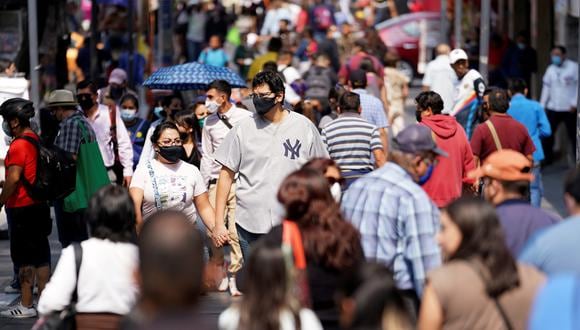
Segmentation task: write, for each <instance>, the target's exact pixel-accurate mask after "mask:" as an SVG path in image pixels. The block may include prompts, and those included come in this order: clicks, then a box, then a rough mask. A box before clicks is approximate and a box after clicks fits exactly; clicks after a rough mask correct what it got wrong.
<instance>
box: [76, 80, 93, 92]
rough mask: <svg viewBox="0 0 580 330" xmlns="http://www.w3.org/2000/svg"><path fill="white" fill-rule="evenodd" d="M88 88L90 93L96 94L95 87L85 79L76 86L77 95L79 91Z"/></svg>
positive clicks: (90, 81)
mask: <svg viewBox="0 0 580 330" xmlns="http://www.w3.org/2000/svg"><path fill="white" fill-rule="evenodd" d="M85 88H90V90H91V93H93V94H97V85H95V83H93V81H92V80H89V79H85V80H83V81H81V82H79V83H78V84H77V93H78V92H79V90H80V89H85Z"/></svg>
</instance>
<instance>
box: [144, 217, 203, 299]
mask: <svg viewBox="0 0 580 330" xmlns="http://www.w3.org/2000/svg"><path fill="white" fill-rule="evenodd" d="M203 269H204V263H203V244H202V240H201V236H200V234H199V232H198V230H197V228H196V226H195V225H193V224H192V223H190V222H189V220H188V219H187V217H186V216H185V215H184V214H183V213H182V212H178V211H167V210H166V211H160V212H157V213H155V214H153V215H152V216H151V217H149V219H147V221H146V222H145V224H144V225H143V228H142V230H141V233H140V235H139V271H140V275H141V283H142V287H141V292H142V295H143V298H144V299H146V300H147V301H148V302H150V303H152V304H153V305H154V306H156V307H157V308H158V309H159V310H182V309H186V308H188V307H192V306H193V305H195V303H196V302H197V300H198V298H199V295H200V293H201V284H202V274H203Z"/></svg>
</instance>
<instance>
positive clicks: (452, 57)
mask: <svg viewBox="0 0 580 330" xmlns="http://www.w3.org/2000/svg"><path fill="white" fill-rule="evenodd" d="M459 60H466V61H467V53H466V52H465V51H464V50H463V49H459V48H456V49H454V50H452V51H451V53H449V64H455V62H457V61H459Z"/></svg>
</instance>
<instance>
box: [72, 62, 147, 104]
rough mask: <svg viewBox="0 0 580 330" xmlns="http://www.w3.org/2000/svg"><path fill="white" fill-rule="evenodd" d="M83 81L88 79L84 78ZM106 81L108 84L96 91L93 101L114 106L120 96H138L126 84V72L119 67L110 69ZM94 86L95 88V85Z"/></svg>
mask: <svg viewBox="0 0 580 330" xmlns="http://www.w3.org/2000/svg"><path fill="white" fill-rule="evenodd" d="M85 82H88V81H87V80H85ZM108 83H109V84H108V85H107V86H106V87H104V88H101V89H100V90H99V91H98V92H97V93H96V94H97V95H98V97H97V100H96V101H95V103H98V104H103V105H106V106H116V105H119V104H120V103H119V102H120V100H121V98H122V97H123V96H125V95H126V94H131V95H133V96H135V97H138V96H137V93H136V92H135V91H134V90H132V89H130V88H129V87H128V86H127V72H125V70H123V69H121V68H116V69H114V70H113V71H111V74H110V75H109V80H108ZM94 88H95V89H96V86H95V87H94ZM77 89H78V86H77ZM79 101H80V100H79ZM79 103H80V102H79ZM83 110H84V109H83Z"/></svg>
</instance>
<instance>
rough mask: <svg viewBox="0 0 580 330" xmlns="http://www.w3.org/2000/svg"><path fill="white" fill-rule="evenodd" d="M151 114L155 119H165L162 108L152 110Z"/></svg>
mask: <svg viewBox="0 0 580 330" xmlns="http://www.w3.org/2000/svg"><path fill="white" fill-rule="evenodd" d="M153 114H154V115H155V116H156V117H157V118H160V119H161V118H165V112H163V107H155V108H153Z"/></svg>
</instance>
